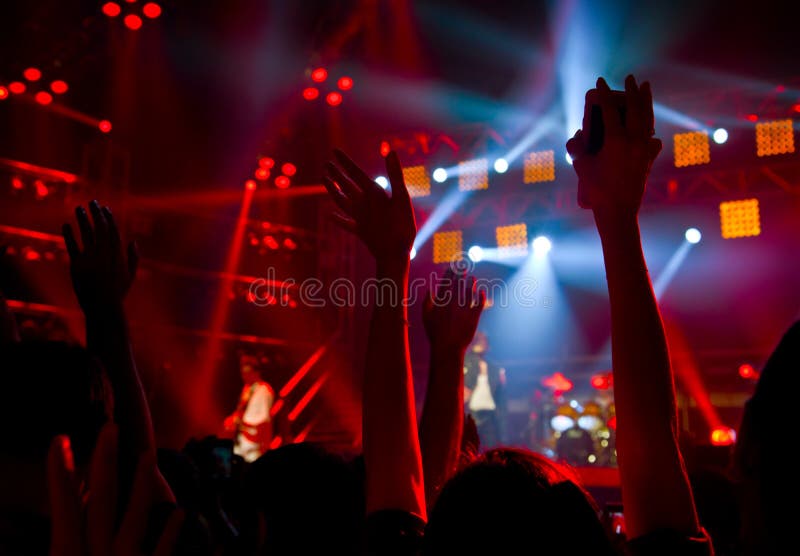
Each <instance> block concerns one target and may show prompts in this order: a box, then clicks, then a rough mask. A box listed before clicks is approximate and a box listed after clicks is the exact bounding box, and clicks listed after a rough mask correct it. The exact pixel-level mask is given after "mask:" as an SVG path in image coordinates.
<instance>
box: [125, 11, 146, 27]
mask: <svg viewBox="0 0 800 556" xmlns="http://www.w3.org/2000/svg"><path fill="white" fill-rule="evenodd" d="M124 21H125V27H127V28H128V29H130V30H131V31H137V30H138V29H140V28H141V27H142V18H141V17H139V16H138V15H134V14H128V15H126V16H125V20H124Z"/></svg>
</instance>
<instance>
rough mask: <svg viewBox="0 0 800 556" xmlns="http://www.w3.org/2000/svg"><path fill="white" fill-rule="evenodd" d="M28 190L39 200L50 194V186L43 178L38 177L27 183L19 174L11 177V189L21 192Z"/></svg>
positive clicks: (14, 191) (17, 192)
mask: <svg viewBox="0 0 800 556" xmlns="http://www.w3.org/2000/svg"><path fill="white" fill-rule="evenodd" d="M26 190H30V191H32V192H33V195H34V196H35V197H36V200H37V201H41V200H42V199H44V198H45V197H47V196H48V195H50V188H49V187H48V186H47V184H46V183H45V182H44V181H43V180H41V179H38V178H37V179H35V180H33V181H31V182H30V183H29V184H26V183H25V181H24V180H23V179H22V178H21V177H19V176H12V177H11V191H12V192H13V193H16V194H19V193H22V192H23V191H26Z"/></svg>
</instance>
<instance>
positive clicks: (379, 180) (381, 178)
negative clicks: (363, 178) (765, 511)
mask: <svg viewBox="0 0 800 556" xmlns="http://www.w3.org/2000/svg"><path fill="white" fill-rule="evenodd" d="M375 183H377V184H378V185H380V186H381V187H382V188H383V189H389V180H387V179H386V178H385V177H384V176H378V177H377V178H375Z"/></svg>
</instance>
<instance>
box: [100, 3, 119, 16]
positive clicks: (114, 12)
mask: <svg viewBox="0 0 800 556" xmlns="http://www.w3.org/2000/svg"><path fill="white" fill-rule="evenodd" d="M121 11H122V8H120V7H119V4H117V3H116V2H106V3H105V4H103V13H104V14H106V15H107V16H108V17H117V16H118V15H119V14H120V12H121Z"/></svg>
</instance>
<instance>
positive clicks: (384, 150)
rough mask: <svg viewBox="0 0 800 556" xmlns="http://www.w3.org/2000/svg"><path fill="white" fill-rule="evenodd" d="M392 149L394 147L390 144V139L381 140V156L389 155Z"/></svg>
mask: <svg viewBox="0 0 800 556" xmlns="http://www.w3.org/2000/svg"><path fill="white" fill-rule="evenodd" d="M391 150H392V147H391V145H389V141H381V156H382V157H384V158H386V157H387V156H389V153H390V152H391Z"/></svg>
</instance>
